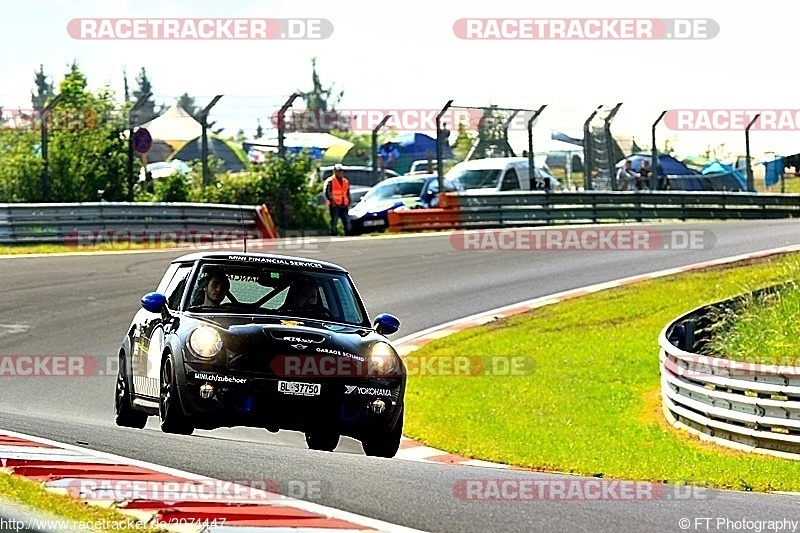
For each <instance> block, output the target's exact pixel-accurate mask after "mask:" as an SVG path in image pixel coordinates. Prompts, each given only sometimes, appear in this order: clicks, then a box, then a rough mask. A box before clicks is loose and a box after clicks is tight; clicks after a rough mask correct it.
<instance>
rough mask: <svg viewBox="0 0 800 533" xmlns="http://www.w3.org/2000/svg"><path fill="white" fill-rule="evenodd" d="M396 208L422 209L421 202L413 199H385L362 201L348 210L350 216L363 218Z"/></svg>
mask: <svg viewBox="0 0 800 533" xmlns="http://www.w3.org/2000/svg"><path fill="white" fill-rule="evenodd" d="M398 207H422V200H420V199H419V198H417V197H414V198H387V199H386V200H367V201H364V200H363V199H362V200H361V201H360V202H359V203H358V204H356V205H355V206H354V207H353V208H352V209H350V216H351V217H354V218H360V217H363V216H364V215H366V214H378V213H385V212H387V211H391V210H392V209H397V208H398Z"/></svg>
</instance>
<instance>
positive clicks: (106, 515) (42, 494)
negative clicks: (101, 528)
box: [0, 472, 166, 532]
mask: <svg viewBox="0 0 800 533" xmlns="http://www.w3.org/2000/svg"><path fill="white" fill-rule="evenodd" d="M0 495H3V496H4V497H6V498H7V499H8V500H12V501H16V502H20V503H23V504H26V505H28V506H29V507H34V508H36V509H38V510H39V511H43V512H45V513H47V514H48V515H53V516H54V519H58V520H67V521H70V522H72V521H76V522H80V523H82V524H78V525H77V526H78V527H79V528H80V525H84V526H88V525H89V523H91V524H92V525H106V528H105V530H107V531H149V532H158V531H166V530H165V529H161V528H150V527H147V528H145V527H144V525H143V524H141V523H138V526H137V522H136V520H135V519H133V518H132V517H131V516H130V515H125V514H122V513H120V512H118V511H115V510H113V509H107V508H102V507H98V506H94V505H89V504H87V503H84V502H82V501H80V500H78V499H76V498H73V497H71V496H68V495H66V494H56V493H53V492H51V491H48V490H47V489H45V488H44V486H43V485H42V484H40V483H37V482H35V481H32V480H29V479H27V478H23V477H20V476H12V475H9V474H5V473H2V472H0ZM9 518H12V517H9ZM70 525H72V524H70ZM128 525H131V526H132V527H128ZM52 529H59V528H58V527H52ZM81 529H84V530H89V529H95V528H93V527H92V528H88V527H84V528H81Z"/></svg>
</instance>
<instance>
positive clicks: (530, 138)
mask: <svg viewBox="0 0 800 533" xmlns="http://www.w3.org/2000/svg"><path fill="white" fill-rule="evenodd" d="M545 107H547V105H546V104H545V105H543V106H541V107H540V108H539V109H537V110H536V111H534V113H533V116H532V117H531V118H530V119H529V120H528V180H529V181H528V183H530V186H531V188H532V187H533V184H534V176H535V175H536V172H535V171H534V164H535V163H534V158H533V123H534V121H535V120H536V119H537V118H539V115H541V114H542V111H544V108H545Z"/></svg>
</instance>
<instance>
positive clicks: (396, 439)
mask: <svg viewBox="0 0 800 533" xmlns="http://www.w3.org/2000/svg"><path fill="white" fill-rule="evenodd" d="M402 409H403V408H401V411H400V416H399V417H398V418H397V423H395V425H394V427H393V428H392V429H388V430H387V429H383V430H378V431H372V432H370V433H368V434H367V435H365V436H364V438H363V439H362V440H361V446H363V447H364V453H365V454H367V455H370V456H372V457H394V456H395V455H397V450H399V449H400V439H401V438H402V437H403V416H404V413H403V411H402Z"/></svg>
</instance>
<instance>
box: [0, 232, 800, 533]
mask: <svg viewBox="0 0 800 533" xmlns="http://www.w3.org/2000/svg"><path fill="white" fill-rule="evenodd" d="M610 228H611V227H610V226H607V227H605V229H610ZM625 228H626V229H631V228H640V229H646V230H649V231H666V230H678V231H680V232H686V231H690V230H691V231H700V232H704V233H702V235H703V236H704V237H705V239H704V242H705V243H706V245H705V246H704V247H697V248H698V249H688V248H687V247H683V248H680V247H678V248H679V249H663V247H662V248H659V249H654V250H650V251H637V250H620V249H605V250H571V251H564V250H528V251H518V250H515V251H466V250H461V249H458V248H460V246H459V245H458V244H457V245H456V246H454V241H453V240H452V238H451V236H449V235H447V234H426V235H419V236H402V237H399V238H385V239H383V238H378V239H376V238H366V237H364V238H353V239H342V240H337V241H336V242H321V243H318V245H315V246H312V247H308V246H307V247H305V249H298V250H294V251H282V252H281V253H285V254H288V255H299V256H305V257H314V258H319V259H324V260H328V261H332V262H335V263H338V264H340V265H342V266H344V267H345V268H347V269H348V270H349V271H350V272H351V274H352V276H353V278H354V279H355V281H356V284H357V286H358V288H359V291H360V293H361V296H362V298H363V299H364V300H365V303H366V305H367V309H368V310H369V312H370V316H372V317H374V316H375V315H376V314H378V313H380V312H389V313H392V314H395V315H396V316H397V317H399V318H400V320H401V323H402V326H401V329H400V331H399V332H398V333H397V334H395V337H396V338H399V337H401V336H405V335H408V334H410V333H414V332H416V331H420V330H422V329H425V328H428V327H431V326H435V325H437V324H441V323H443V322H447V321H450V320H454V319H457V318H461V317H464V316H467V315H471V314H474V313H478V312H481V311H486V310H490V309H493V308H497V307H500V306H504V305H509V304H513V303H516V302H520V301H523V300H527V299H531V298H535V297H539V296H544V295H548V294H552V293H556V292H560V291H564V290H568V289H573V288H577V287H582V286H586V285H591V284H595V283H600V282H605V281H610V280H614V279H618V278H622V277H628V276H633V275H637V274H644V273H648V272H652V271H656V270H662V269H665V268H670V267H678V266H683V265H687V264H692V263H696V262H701V261H706V260H710V259H716V258H722V257H728V256H732V255H738V254H743V253H747V252H755V251H760V250H767V249H772V248H777V247H781V246H786V245H794V244H800V220H775V221H752V222H720V223H698V224H680V223H675V224H669V225H657V226H654V225H643V226H635V225H628V226H625ZM665 242H667V241H665ZM183 253H185V252H176V251H160V252H146V253H131V254H102V255H67V256H59V257H22V258H20V257H14V258H2V259H0V281H2V287H3V292H2V304H1V305H0V355H54V356H55V355H85V356H92V357H96V358H101V359H100V360H101V361H103V360H104V359H103V358H105V357H108V358H110V359H115V358H116V354H117V351H118V349H119V344H120V341H121V339H122V337H123V335H124V333H125V331H126V329H127V327H128V326H129V324H130V320H131V318H132V317H133V314H134V313H135V312H136V310H137V308H138V306H139V299H140V298H141V296H142V295H143V294H145V293H147V292H150V291H152V290H154V289H155V286H156V284H157V283H158V281H159V280H160V278H161V276H162V274H163V272H164V270H165V268H166V266H167V264H168V262H169V261H170V260H171V259H172V258H174V257H177V256H179V255H182V254H183ZM657 353H658V352H657V346H656V339H655V338H654V339H653V358H654V361H655V360H656V359H657V357H658V355H657ZM100 371H103V368H102V365H101V368H100ZM114 379H115V376H114V375H108V373H105V375H96V376H91V377H35V378H26V377H13V378H9V377H0V428H3V429H8V430H14V431H19V432H23V433H28V434H32V435H37V436H41V437H46V438H50V439H54V440H57V441H61V442H66V443H72V444H76V443H77V444H80V445H82V446H86V447H90V448H93V449H97V450H101V451H106V452H111V453H116V454H119V455H123V456H126V457H132V458H136V459H140V460H143V461H149V462H153V463H158V464H163V465H166V466H169V467H173V468H179V469H182V470H187V471H190V472H195V473H199V474H203V475H207V476H212V477H215V478H218V479H225V480H231V479H240V480H241V479H265V480H272V481H274V482H277V483H278V484H279V485H280V487H281V489H282V492H283V491H289V490H290V487H291V486H298V482H300V483H301V484H302V483H305V482H313V483H314V486H315V487H318V488H319V490H318V491H315V493H314V494H313V495H311V497H310V498H308V497H307V499H310V501H314V502H316V503H320V504H323V505H327V506H331V507H335V508H339V509H343V510H346V511H350V512H354V513H358V514H361V515H365V516H369V517H372V518H377V519H380V520H384V521H387V522H390V523H394V524H400V525H404V526H408V527H412V528H417V529H421V530H427V531H474V532H485V531H592V532H595V531H681V530H687V529H688V530H691V531H700V530H703V531H706V530H712V529H714V526H715V525H716V524H717V522H716V520H717V519H718V518H724V519H731V520H783V519H792V518H797V516H798V514H797V505H798V501H799V500H798V498H797V497H795V496H790V495H769V494H753V493H743V492H726V491H706V492H704V494H703V496H702V497H697V498H694V497H692V498H675V497H672V498H666V499H663V500H658V501H646V502H644V501H607V500H603V501H478V500H465V499H464V498H461V497H459V496H458V491H455V492H454V487H461V486H464V483H465V482H466V480H477V479H494V480H501V479H511V480H539V479H548V476H547V475H546V474H535V473H528V472H521V471H507V470H492V469H484V468H477V467H465V466H451V465H439V464H430V463H421V462H412V461H404V460H399V459H392V460H387V459H379V458H372V457H366V456H365V455H364V454H363V452H362V450H361V445H360V444H359V443H358V442H357V441H353V440H350V439H346V438H342V439H341V441H340V443H339V447H338V448H337V450H336V451H335V452H334V453H325V452H318V451H311V450H308V449H306V445H305V441H304V439H303V436H302V434H299V433H293V432H285V431H282V432H279V433H277V434H272V433H269V432H267V431H265V430H256V429H247V428H234V429H221V430H216V431H198V432H196V434H195V435H194V436H191V437H183V436H177V435H166V434H162V433H161V432H160V431H159V430H158V427H157V424H156V419H155V418H154V417H151V418H150V421H149V422H148V426H147V428H146V429H145V430H143V431H137V430H133V429H123V428H118V427H116V426H115V425H114V422H113V392H114ZM410 416H413V414H411V415H410ZM653 460H654V461H658V458H657V457H654V458H653ZM293 483H294V485H292V484H293ZM306 486H308V485H306ZM292 495H295V496H296V495H297V494H292ZM307 496H308V495H307ZM682 518H688V519H689V520H690V522H679V521H680V519H682ZM705 518H712V519H713V520H714V521H713V522H711V523H710V525H709V527H708V528H703V527H702V526H703V524H704V522H703V519H705ZM698 519H699V520H700V521H699V522H697V520H698ZM687 523H688V524H690V526H691V527H690V528H686V527H683V526H684V525H686V524H687ZM723 530H724V529H723Z"/></svg>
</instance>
